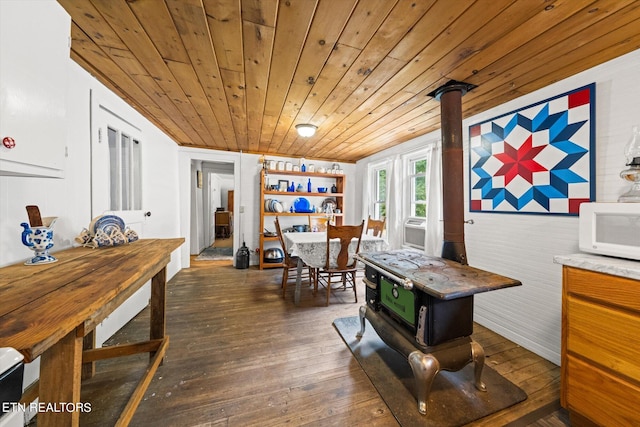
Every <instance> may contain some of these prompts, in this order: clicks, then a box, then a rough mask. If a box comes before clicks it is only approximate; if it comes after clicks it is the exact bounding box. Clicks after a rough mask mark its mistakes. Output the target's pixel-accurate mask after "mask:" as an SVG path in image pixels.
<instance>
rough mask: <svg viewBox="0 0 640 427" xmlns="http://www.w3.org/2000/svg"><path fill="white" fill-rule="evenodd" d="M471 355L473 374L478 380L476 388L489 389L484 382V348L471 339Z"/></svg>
mask: <svg viewBox="0 0 640 427" xmlns="http://www.w3.org/2000/svg"><path fill="white" fill-rule="evenodd" d="M471 357H472V359H473V374H474V376H475V380H476V388H477V389H478V390H480V391H487V386H485V385H484V383H483V382H482V369H484V349H483V348H482V346H481V345H480V344H478V343H477V342H475V341H471Z"/></svg>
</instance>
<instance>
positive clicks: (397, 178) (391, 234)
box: [387, 155, 404, 249]
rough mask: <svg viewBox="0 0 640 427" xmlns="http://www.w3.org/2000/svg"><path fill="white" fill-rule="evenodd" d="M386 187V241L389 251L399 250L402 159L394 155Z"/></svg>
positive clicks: (401, 216) (401, 221)
mask: <svg viewBox="0 0 640 427" xmlns="http://www.w3.org/2000/svg"><path fill="white" fill-rule="evenodd" d="M390 172H391V174H390V176H389V183H388V186H387V241H388V243H389V248H390V249H400V248H401V247H402V238H403V220H404V217H403V215H402V203H403V201H402V189H403V188H404V185H403V182H402V175H403V174H402V157H401V156H400V155H395V156H394V157H393V159H392V163H391V171H390Z"/></svg>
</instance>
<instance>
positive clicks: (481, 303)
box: [356, 50, 640, 364]
mask: <svg viewBox="0 0 640 427" xmlns="http://www.w3.org/2000/svg"><path fill="white" fill-rule="evenodd" d="M639 64H640V50H637V51H635V52H632V53H629V54H627V55H625V56H623V57H620V58H618V59H615V60H613V61H610V62H608V63H606V64H602V65H600V66H598V67H594V68H592V69H590V70H587V71H585V72H583V73H580V74H578V75H576V76H573V77H570V78H568V79H565V80H563V81H560V82H558V83H555V84H553V85H551V86H548V87H545V88H543V89H541V90H538V91H536V92H534V93H531V94H528V95H526V96H522V97H520V98H518V99H516V100H514V101H511V102H509V103H506V104H503V105H501V106H500V107H497V108H493V109H491V110H489V111H486V112H484V113H482V114H478V115H475V116H473V117H470V118H468V119H466V120H464V121H463V134H464V150H465V151H464V156H465V159H464V165H465V172H464V184H465V193H464V194H465V195H468V194H469V193H468V184H469V170H468V164H469V153H468V144H469V141H468V127H469V126H470V125H473V124H476V123H479V122H482V121H485V120H488V119H491V118H493V117H496V116H499V115H501V114H505V113H508V112H510V111H513V110H516V109H518V108H521V107H525V106H528V105H530V104H533V103H535V102H539V101H542V100H545V99H547V98H549V97H552V96H555V95H559V94H562V93H564V92H567V91H569V90H572V89H576V88H578V87H581V86H584V85H586V84H589V83H592V82H595V83H596V200H597V201H599V202H606V201H616V200H617V198H618V196H619V195H620V194H622V193H623V192H624V191H626V189H627V188H628V184H626V183H625V182H624V181H622V180H621V179H620V178H619V173H620V171H621V170H622V169H624V168H625V166H624V163H625V158H624V146H625V145H626V143H627V141H628V139H629V137H630V136H631V127H632V126H633V125H640V103H639V102H638V99H640V85H638V79H639V78H640V65H639ZM463 109H464V98H463ZM438 139H440V131H437V132H433V133H431V134H429V135H425V136H422V137H420V138H416V139H415V140H413V141H409V142H407V143H405V144H402V145H400V146H398V147H394V148H392V149H389V150H387V151H385V152H382V153H378V154H376V155H374V156H371V157H370V158H368V159H364V160H362V161H360V162H358V164H357V176H358V177H359V179H364V177H366V171H367V166H368V164H369V163H372V162H376V161H379V159H381V158H384V157H389V156H393V155H397V154H398V153H404V152H407V151H411V150H413V149H414V148H416V147H419V146H421V145H423V144H425V143H427V142H430V141H433V140H438ZM359 185H362V184H359ZM356 202H358V203H360V207H359V208H360V209H362V206H361V205H362V203H361V201H360V200H357V199H356ZM465 210H466V213H465V219H466V220H468V219H473V220H474V224H473V225H467V226H466V227H465V237H466V247H467V255H468V259H469V264H470V265H472V266H474V267H477V268H482V269H485V270H488V271H492V272H495V273H499V274H503V275H506V276H510V277H513V278H516V279H519V280H520V281H522V283H523V286H520V287H517V288H510V289H504V290H499V291H494V292H488V293H485V294H479V295H476V298H475V320H476V321H477V322H479V323H480V324H482V325H485V326H487V327H489V328H491V329H492V330H494V331H496V332H498V333H500V334H502V335H504V336H505V337H507V338H509V339H511V340H513V341H515V342H516V343H518V344H520V345H522V346H523V347H525V348H527V349H529V350H532V351H533V352H535V353H537V354H539V355H541V356H543V357H545V358H547V359H548V360H550V361H552V362H554V363H556V364H559V363H560V334H561V291H562V271H561V266H560V265H557V264H554V262H553V256H554V255H558V254H569V253H575V252H578V218H577V217H563V216H551V215H550V216H545V215H524V214H491V213H477V212H473V213H470V212H469V210H468V198H467V199H466V200H465Z"/></svg>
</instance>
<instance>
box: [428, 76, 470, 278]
mask: <svg viewBox="0 0 640 427" xmlns="http://www.w3.org/2000/svg"><path fill="white" fill-rule="evenodd" d="M475 87H476V86H475V85H472V84H469V83H463V82H458V81H455V80H451V81H449V82H448V83H446V84H444V85H443V86H440V87H439V88H438V89H436V90H435V91H433V92H431V93H430V94H429V95H430V96H432V97H434V98H435V99H437V100H438V101H440V123H441V129H442V197H443V212H442V213H443V217H444V242H443V245H442V258H445V259H449V260H452V261H457V262H459V263H460V264H463V265H467V250H466V248H465V245H464V184H463V176H464V169H463V159H462V157H463V156H462V97H463V96H464V95H465V94H466V93H467V92H468V91H469V90H471V89H473V88H475Z"/></svg>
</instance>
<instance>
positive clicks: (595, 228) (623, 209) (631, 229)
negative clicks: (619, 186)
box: [578, 203, 640, 260]
mask: <svg viewBox="0 0 640 427" xmlns="http://www.w3.org/2000/svg"><path fill="white" fill-rule="evenodd" d="M579 223H580V230H579V233H580V234H579V239H578V240H579V246H580V250H581V251H584V252H592V253H596V254H600V255H609V256H614V257H619V258H628V259H635V260H640V203H582V204H581V205H580V219H579Z"/></svg>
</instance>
